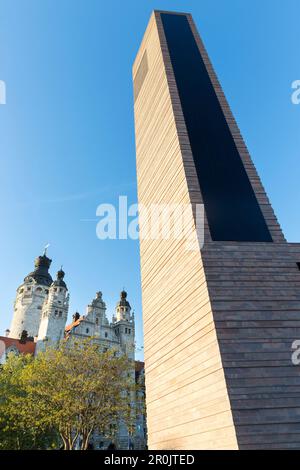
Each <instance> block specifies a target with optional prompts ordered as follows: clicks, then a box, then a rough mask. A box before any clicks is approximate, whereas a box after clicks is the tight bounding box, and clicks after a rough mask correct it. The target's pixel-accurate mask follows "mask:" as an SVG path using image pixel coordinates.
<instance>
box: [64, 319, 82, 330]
mask: <svg viewBox="0 0 300 470" xmlns="http://www.w3.org/2000/svg"><path fill="white" fill-rule="evenodd" d="M82 320H84V316H83V317H80V318H78V320H76V321H73V322H72V323H70V325H67V326H66V328H65V332H66V333H67V332H68V331H71V330H72V329H73V328H74V327H76V326H78V325H80V323H81V322H82Z"/></svg>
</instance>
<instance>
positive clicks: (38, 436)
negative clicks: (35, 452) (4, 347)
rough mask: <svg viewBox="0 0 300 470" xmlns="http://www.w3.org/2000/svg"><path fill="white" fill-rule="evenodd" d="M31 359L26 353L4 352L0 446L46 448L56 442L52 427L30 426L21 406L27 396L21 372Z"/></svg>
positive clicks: (0, 407)
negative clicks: (5, 356)
mask: <svg viewBox="0 0 300 470" xmlns="http://www.w3.org/2000/svg"><path fill="white" fill-rule="evenodd" d="M31 362H32V357H31V356H30V355H26V356H16V355H15V354H13V353H10V354H9V355H8V358H7V361H6V363H5V364H4V365H2V366H1V370H0V449H13V450H21V449H32V448H35V449H47V448H53V447H55V446H57V442H58V435H57V433H56V431H55V429H54V428H53V427H52V428H47V427H43V428H40V427H38V426H31V423H30V421H28V419H27V418H26V417H25V416H24V413H23V412H22V408H23V407H24V406H25V403H26V400H27V397H26V389H25V387H24V382H23V372H24V369H25V368H26V367H29V365H30V363H31Z"/></svg>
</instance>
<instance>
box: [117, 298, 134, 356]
mask: <svg viewBox="0 0 300 470" xmlns="http://www.w3.org/2000/svg"><path fill="white" fill-rule="evenodd" d="M113 326H114V329H115V332H116V335H117V336H118V337H119V339H120V346H121V349H122V351H123V352H124V353H125V354H127V356H128V357H129V358H131V359H134V352H135V345H134V336H135V327H134V314H133V315H131V306H130V303H129V302H128V300H127V292H126V291H125V290H124V289H123V290H122V292H121V293H120V300H119V301H118V302H117V305H116V313H115V316H114V317H113Z"/></svg>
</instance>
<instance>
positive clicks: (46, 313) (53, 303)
mask: <svg viewBox="0 0 300 470" xmlns="http://www.w3.org/2000/svg"><path fill="white" fill-rule="evenodd" d="M64 276H65V273H64V271H63V270H62V269H60V270H59V271H58V273H57V278H56V280H55V281H54V282H53V283H52V284H51V286H50V289H49V294H48V297H47V298H46V299H45V301H44V304H43V308H42V315H41V321H40V326H39V332H38V338H37V352H38V351H39V350H42V349H44V348H45V346H46V345H49V346H56V345H57V344H58V342H59V341H60V340H62V339H63V338H64V331H65V326H66V322H67V317H68V310H69V294H68V288H67V285H66V283H65V281H64Z"/></svg>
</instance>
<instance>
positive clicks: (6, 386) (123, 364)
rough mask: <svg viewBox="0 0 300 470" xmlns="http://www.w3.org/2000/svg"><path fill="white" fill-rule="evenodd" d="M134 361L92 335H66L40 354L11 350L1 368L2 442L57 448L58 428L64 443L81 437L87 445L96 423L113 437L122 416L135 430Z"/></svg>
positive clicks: (10, 446) (70, 446)
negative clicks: (33, 355)
mask: <svg viewBox="0 0 300 470" xmlns="http://www.w3.org/2000/svg"><path fill="white" fill-rule="evenodd" d="M132 367H133V365H132V364H131V363H130V361H129V360H128V358H126V357H125V356H124V355H118V354H117V353H116V351H113V350H108V351H107V352H101V351H100V348H99V346H98V345H97V344H95V342H93V340H85V341H80V342H74V341H70V340H69V341H68V342H65V341H63V342H61V344H60V346H59V347H58V349H51V348H49V349H47V350H46V351H45V352H42V353H39V354H38V356H37V357H36V358H35V359H32V358H30V356H25V357H24V356H23V357H21V356H19V357H16V356H9V358H8V360H7V362H6V364H5V365H4V366H3V369H2V371H1V372H0V440H1V442H2V444H1V445H2V448H8V449H16V448H18V449H21V448H53V446H55V445H56V446H59V444H58V440H57V435H58V434H59V436H60V438H61V441H62V443H63V447H64V449H66V450H72V449H74V447H75V445H76V442H78V441H80V442H81V448H82V449H86V448H87V446H88V441H89V438H90V436H91V434H92V432H93V431H95V430H96V429H97V430H98V431H99V432H100V433H102V434H103V435H106V436H109V437H111V438H113V437H114V434H115V430H116V429H117V427H118V423H119V422H120V420H122V421H123V422H124V423H125V424H126V425H127V426H128V428H130V430H131V428H132V419H133V418H132V415H133V413H132V412H129V408H128V406H129V403H128V397H132V394H133V393H135V390H134V388H135V386H134V380H133V377H132V374H130V373H129V371H130V368H131V370H132ZM2 436H3V439H1V438H2ZM0 448H1V447H0Z"/></svg>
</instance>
